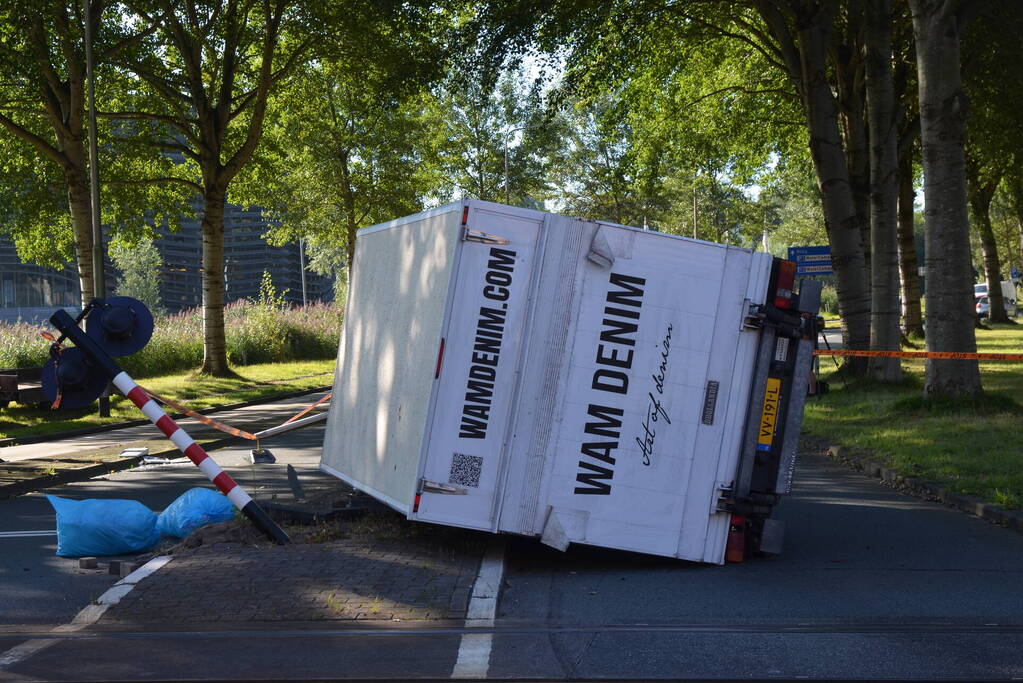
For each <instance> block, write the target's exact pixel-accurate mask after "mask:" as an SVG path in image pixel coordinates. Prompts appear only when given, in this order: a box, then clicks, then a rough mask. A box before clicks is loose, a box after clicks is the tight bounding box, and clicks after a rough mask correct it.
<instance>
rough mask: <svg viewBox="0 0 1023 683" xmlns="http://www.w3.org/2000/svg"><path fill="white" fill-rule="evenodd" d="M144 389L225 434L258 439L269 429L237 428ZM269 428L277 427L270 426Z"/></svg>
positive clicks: (328, 396) (307, 410)
mask: <svg viewBox="0 0 1023 683" xmlns="http://www.w3.org/2000/svg"><path fill="white" fill-rule="evenodd" d="M144 391H145V392H146V393H147V394H148V395H149V396H151V397H152V398H154V399H156V400H157V401H159V402H160V403H163V404H164V405H168V406H170V407H171V408H173V409H174V410H176V411H178V412H179V413H184V414H185V415H188V416H189V417H194V418H195V419H196V420H199V422H202V423H203V424H204V425H208V426H210V427H213V428H214V429H218V430H220V431H222V432H225V433H227V434H231V435H232V436H237V437H241V438H242V439H249V440H250V441H258V440H259V438H260V436H261V435H264V434H265V433H266V432H268V431H270V430H263V431H262V432H259V433H258V434H252V433H250V432H246V431H245V430H243V429H238V428H237V427H232V426H231V425H229V424H224V423H223V422H218V421H217V420H214V419H213V418H212V417H207V416H205V415H202V414H201V413H197V412H195V411H194V410H191V409H190V408H186V407H185V406H183V405H181V404H180V403H178V402H176V401H172V400H171V399H169V398H164V397H163V396H160V395H159V394H155V393H153V392H152V391H149V390H148V389H144ZM331 396H332V394H327V395H326V396H324V397H323V398H321V399H320V400H319V401H317V402H316V403H314V404H312V405H311V406H309V407H308V408H305V409H304V410H302V411H301V412H300V413H298V414H297V415H295V416H294V417H292V418H290V419H288V420H287V421H285V422H283V423H282V424H281V425H280V426H281V427H283V426H284V425H286V424H291V423H292V422H294V421H295V420H297V419H299V418H300V417H302V416H303V415H305V414H306V413H308V412H309V411H310V410H312V409H313V408H315V407H316V406H318V405H320V404H321V403H323V402H324V401H326V400H327V399H329V398H330V397H331ZM271 429H277V427H272V428H271Z"/></svg>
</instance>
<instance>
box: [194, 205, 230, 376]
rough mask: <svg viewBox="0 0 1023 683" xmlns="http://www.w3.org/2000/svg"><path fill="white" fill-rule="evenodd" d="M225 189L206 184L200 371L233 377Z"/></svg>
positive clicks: (203, 223) (203, 227)
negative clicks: (226, 327) (227, 329)
mask: <svg viewBox="0 0 1023 683" xmlns="http://www.w3.org/2000/svg"><path fill="white" fill-rule="evenodd" d="M226 199H227V192H226V190H225V189H223V188H220V187H217V186H213V187H211V186H209V185H206V187H205V189H204V192H203V215H202V300H203V306H202V331H203V359H202V368H201V369H200V370H199V372H201V373H203V374H205V375H213V376H214V377H227V376H230V375H231V374H232V373H231V369H230V368H229V367H228V365H227V339H226V336H225V331H224V205H225V202H226Z"/></svg>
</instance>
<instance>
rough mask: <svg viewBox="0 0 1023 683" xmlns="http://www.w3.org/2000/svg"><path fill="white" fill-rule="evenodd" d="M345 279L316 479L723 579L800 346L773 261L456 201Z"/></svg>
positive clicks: (771, 462)
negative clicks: (697, 564) (346, 292)
mask: <svg viewBox="0 0 1023 683" xmlns="http://www.w3.org/2000/svg"><path fill="white" fill-rule="evenodd" d="M354 273H355V278H354V281H353V283H352V288H351V293H350V298H349V310H348V315H347V319H346V322H345V329H344V333H343V335H342V342H341V347H340V350H339V356H338V373H337V380H336V384H335V388H334V391H335V400H334V402H333V406H332V408H331V418H330V421H329V423H328V435H327V439H326V441H325V444H324V452H323V458H322V467H323V469H325V470H326V471H329V472H332V473H334V474H336V475H337V476H340V477H342V478H343V479H345V480H346V481H348V482H350V483H352V484H353V485H355V486H356V487H358V488H360V489H363V490H365V491H367V492H369V493H370V494H372V495H375V496H376V497H378V498H380V499H381V500H384V501H385V502H387V503H389V504H390V505H392V506H393V507H395V508H396V509H398V510H400V511H402V512H403V513H405V514H406V515H408V516H409V518H411V519H416V520H421V521H430V522H436V523H443V524H448V525H453V526H460V527H466V528H475V529H483V530H489V531H495V532H496V531H503V532H511V533H517V534H524V535H530V536H538V537H541V538H542V539H543V540H544V542H546V543H548V544H550V545H553V546H555V547H560V548H565V547H567V545H568V544H569V543H586V544H592V545H599V546H605V547H611V548H620V549H625V550H634V551H639V552H645V553H653V554H658V555H666V556H672V557H680V558H684V559H690V560H696V561H703V562H715V563H720V562H722V561H724V558H725V552H726V543H727V541H728V539H729V538H730V537H732V538H733V541H734V536H735V530H736V524H737V522H736V519H737V518H736V517H735V515H736V513H742V514H743V515H745V514H746V513H747V512H749V513H756V514H759V515H760V516H761V517H764V516H765V515H764V514H763V508H764V503H765V500H766V501H768V502H770V501H772V500H774V499H775V498H776V493H777V492H776V491H774V490H773V488H772V487H773V486H774V485H775V479H777V478H778V475H777V472H778V470H779V468H781V469H785V468H786V467H788V464H789V462H790V461H791V457H792V456H793V455H794V453H786V452H783V444H782V441H783V439H782V434H781V432H780V431H778V430H780V429H781V428H783V427H786V426H787V427H788V428H789V429H790V431H791V425H792V421H793V420H796V428H795V431H796V432H797V433H798V418H799V417H800V416H801V410H802V403H801V401H800V402H792V404H793V405H795V406H797V408H798V411H799V415H795V414H792V415H789V414H788V413H787V412H786V413H785V415H784V416H783V417H782V418H779V417H778V415H777V414H776V411H778V410H783V409H787V406H788V404H789V401H788V400H783V401H780V402H779V401H778V400H775V399H773V398H771V397H772V396H774V394H771V393H770V392H776V393H777V390H778V388H779V387H782V386H783V383H786V382H787V384H786V385H785V389H786V392H787V393H792V386H793V380H792V372H791V368H792V366H793V363H794V360H795V356H794V355H792V356H790V355H789V354H788V352H787V351H786V349H787V348H788V346H787V344H788V342H789V339H790V338H791V339H792V340H793V341H792V347H793V348H796V347H797V346H799V347H800V348H802V346H803V345H805V344H807V343H809V342H808V340H806V339H801V336H806V335H803V331H802V326H803V322H802V321H803V320H805V319H806V318H807V317H808V316H807V315H802V314H800V313H799V312H798V311H786V310H785V309H786V308H787V307H790V306H791V305H792V301H794V299H791V292H789V291H788V290H789V289H791V284H787V285H785V284H784V283H783V284H779V282H782V280H780V279H779V277H778V274H777V273H778V266H777V262H776V260H775V259H772V257H771V256H770V255H768V254H763V253H757V252H753V251H751V250H748V249H740V248H735V247H727V246H724V245H718V244H712V243H708V242H700V241H696V240H687V239H683V238H677V237H671V236H667V235H662V234H659V233H654V232H649V231H643V230H637V229H634V228H628V227H624V226H617V225H612V224H608V223H600V222H594V221H587V220H581V219H576V218H570V217H564V216H556V215H552V214H545V213H542V212H539V211H531V210H526V209H516V208H512V207H506V206H501V205H496V204H489V203H485V202H478V201H466V202H462V203H458V204H454V205H449V206H447V207H442V208H441V209H437V210H435V211H433V212H429V213H427V214H422V215H419V216H415V217H410V218H409V219H404V220H403V221H398V222H395V223H391V224H385V225H382V226H376V227H374V228H370V229H367V230H365V231H363V232H362V233H361V234H360V238H359V243H358V247H357V251H356V260H355V264H354ZM772 278H773V279H772ZM811 289H812V288H811ZM772 297H773V299H772ZM807 298H811V299H812V298H813V297H807ZM767 299H772V301H769V302H768V301H766V300H767ZM758 304H759V305H760V307H759V308H758V307H757V305H758ZM775 304H777V305H778V306H779V307H780V308H776V307H775ZM751 306H752V307H751ZM803 308H804V309H805V308H806V307H805V306H804V307H803ZM758 311H759V312H758ZM764 311H766V313H765V312H764ZM813 313H816V305H815V304H814V306H813ZM765 318H769V319H771V320H773V321H774V322H771V323H770V324H769V325H766V326H765V325H764V324H763V321H764V319H765ZM758 321H759V322H758ZM779 321H780V322H779ZM785 326H787V327H785ZM779 329H782V330H785V339H784V342H785V343H784V344H782V343H781V342H777V341H776V339H775V337H776V336H777V330H779ZM765 344H766V345H767V346H768V347H770V353H767V352H765V351H764V349H765ZM782 347H784V348H782ZM765 358H766V359H767V360H764V359H765ZM808 358H809V356H808V355H807V360H806V363H807V364H808ZM786 368H788V369H786ZM769 373H773V374H774V375H777V377H775V378H774V379H768V374H769ZM779 373H780V374H779ZM795 386H796V390H797V392H796V393H798V391H803V390H804V389H803V388H802V387H799V385H798V384H796V385H795ZM765 397H766V398H765ZM768 398H770V399H771V400H767V399H768ZM763 411H767V413H765V416H763V417H762V415H761V413H762V412H763ZM768 413H769V414H768ZM786 419H787V421H786ZM761 422H763V425H761V424H760V423H761ZM754 423H756V424H755V428H754V427H751V425H753V424H754ZM761 432H762V433H763V434H765V435H766V436H763V437H762V439H763V443H760V444H759V445H751V443H750V442H751V440H753V439H755V438H756V435H757V434H758V433H761ZM776 432H777V433H776ZM784 445H785V447H786V448H788V449H789V450H794V445H793V444H792V443H791V440H789V441H785V444H784ZM765 468H766V469H767V470H770V471H769V472H767V474H766V475H765ZM744 476H745V479H743V477H744ZM763 481H769V482H770V485H768V486H764V485H763V483H762V482H763ZM779 481H780V479H779ZM751 486H759V487H760V488H757V489H755V490H752V489H750V487H751ZM765 496H766V497H765ZM739 519H745V518H744V517H742V516H740V517H739ZM742 524H745V522H742ZM759 528H760V527H757V533H759Z"/></svg>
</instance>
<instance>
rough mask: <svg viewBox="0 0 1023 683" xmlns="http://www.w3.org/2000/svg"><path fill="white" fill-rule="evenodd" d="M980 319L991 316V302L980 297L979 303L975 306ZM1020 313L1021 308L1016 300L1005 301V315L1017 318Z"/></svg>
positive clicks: (978, 298)
mask: <svg viewBox="0 0 1023 683" xmlns="http://www.w3.org/2000/svg"><path fill="white" fill-rule="evenodd" d="M975 309H976V311H977V317H978V318H986V317H988V316H989V315H990V314H991V300H990V299H988V297H986V296H978V297H977V303H976V304H975ZM1018 313H1019V308H1018V306H1017V305H1016V301H1015V300H1014V299H1005V314H1006V315H1007V316H1009V317H1010V318H1015V317H1016V315H1017V314H1018Z"/></svg>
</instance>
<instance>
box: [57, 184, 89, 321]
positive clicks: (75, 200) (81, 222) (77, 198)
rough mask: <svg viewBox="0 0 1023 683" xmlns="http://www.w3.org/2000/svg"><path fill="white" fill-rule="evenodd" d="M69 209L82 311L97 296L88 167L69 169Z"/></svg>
mask: <svg viewBox="0 0 1023 683" xmlns="http://www.w3.org/2000/svg"><path fill="white" fill-rule="evenodd" d="M64 179H65V182H66V184H67V194H68V209H69V210H70V212H71V229H72V231H73V233H74V238H75V260H76V261H77V262H78V286H79V293H80V294H81V301H82V307H83V308H84V307H85V305H86V304H88V303H89V301H90V300H91V299H92V298H93V296H94V295H95V290H96V287H95V282H96V281H95V279H94V273H93V251H92V246H93V244H92V197H91V195H90V194H89V177H88V175H87V174H86V171H85V169H84V167H82V168H72V169H65V171H64Z"/></svg>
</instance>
